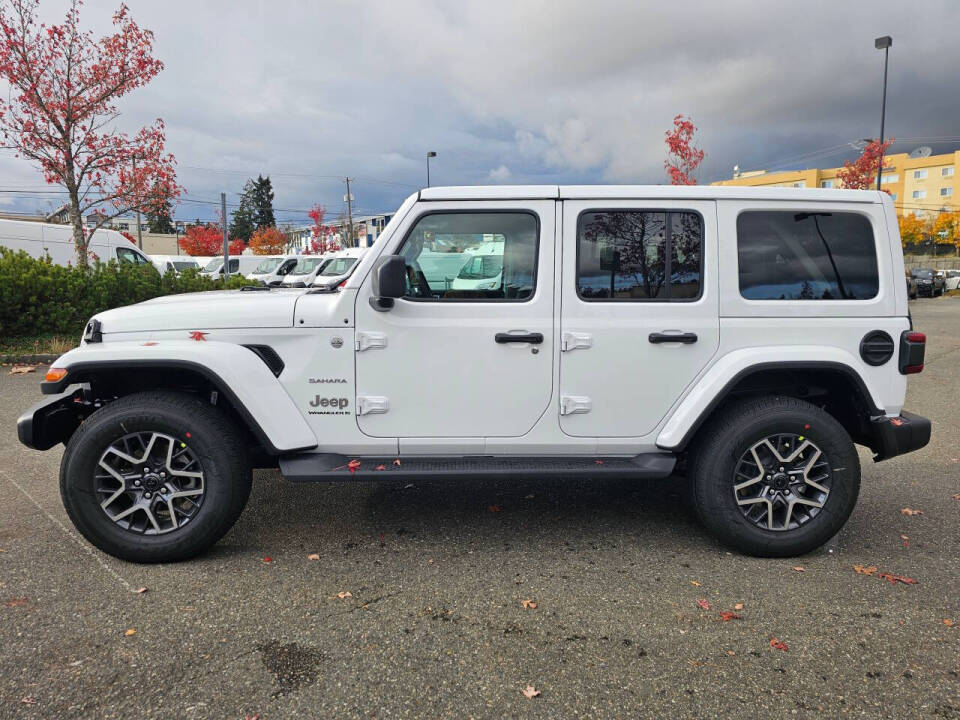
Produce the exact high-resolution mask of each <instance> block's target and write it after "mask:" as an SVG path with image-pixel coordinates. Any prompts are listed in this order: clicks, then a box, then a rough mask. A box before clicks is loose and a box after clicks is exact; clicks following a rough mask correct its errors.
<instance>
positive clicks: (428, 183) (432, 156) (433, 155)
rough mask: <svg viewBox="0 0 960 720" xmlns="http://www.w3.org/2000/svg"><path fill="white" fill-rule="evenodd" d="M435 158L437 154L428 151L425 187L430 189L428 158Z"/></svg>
mask: <svg viewBox="0 0 960 720" xmlns="http://www.w3.org/2000/svg"><path fill="white" fill-rule="evenodd" d="M436 156H437V154H436V153H435V152H434V151H433V150H430V151H429V152H428V153H427V187H430V158H434V157H436Z"/></svg>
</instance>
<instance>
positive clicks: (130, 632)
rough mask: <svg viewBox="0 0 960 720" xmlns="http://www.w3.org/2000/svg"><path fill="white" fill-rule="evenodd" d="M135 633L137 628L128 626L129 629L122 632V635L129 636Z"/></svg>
mask: <svg viewBox="0 0 960 720" xmlns="http://www.w3.org/2000/svg"><path fill="white" fill-rule="evenodd" d="M136 634H137V629H136V628H129V629H128V630H127V631H126V632H125V633H124V635H126V636H127V637H130V636H131V635H136Z"/></svg>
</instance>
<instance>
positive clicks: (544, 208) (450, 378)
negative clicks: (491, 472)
mask: <svg viewBox="0 0 960 720" xmlns="http://www.w3.org/2000/svg"><path fill="white" fill-rule="evenodd" d="M555 212H556V202H555V201H553V200H537V201H504V202H495V203H494V202H492V201H491V202H472V203H468V202H431V203H423V204H420V205H418V206H417V207H416V208H415V210H414V213H412V215H413V217H411V218H409V219H408V220H406V221H405V223H404V226H403V227H401V228H400V229H399V230H398V232H397V233H396V234H395V236H394V239H393V240H392V241H391V242H390V244H389V245H388V247H387V248H385V250H384V252H385V253H387V254H398V255H402V256H403V257H404V259H405V262H406V267H407V294H406V296H405V297H403V298H400V299H398V300H397V301H396V302H395V304H394V306H393V307H392V308H391V309H390V310H388V311H386V312H378V311H377V310H375V309H374V308H373V307H371V305H370V303H369V298H370V294H371V291H370V278H369V277H368V278H367V279H366V280H365V281H364V284H363V287H362V288H361V290H360V292H359V293H358V297H357V311H356V312H357V314H356V317H357V322H356V328H357V341H356V351H357V352H356V365H357V422H358V424H359V426H360V429H361V431H362V432H364V433H366V434H367V435H371V436H375V437H398V438H404V437H407V438H482V437H485V436H499V437H517V436H520V435H523V434H525V433H526V432H528V431H529V430H530V429H531V428H532V427H533V426H534V425H535V424H536V422H537V420H538V419H539V418H540V417H541V416H542V415H543V413H544V412H546V411H547V408H548V406H549V404H550V397H551V393H552V389H553V388H552V372H551V365H552V356H553V352H552V351H553V343H554V226H555V217H554V215H555Z"/></svg>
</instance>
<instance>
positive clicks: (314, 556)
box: [307, 553, 320, 560]
mask: <svg viewBox="0 0 960 720" xmlns="http://www.w3.org/2000/svg"><path fill="white" fill-rule="evenodd" d="M319 559H320V553H310V554H309V555H307V560H319Z"/></svg>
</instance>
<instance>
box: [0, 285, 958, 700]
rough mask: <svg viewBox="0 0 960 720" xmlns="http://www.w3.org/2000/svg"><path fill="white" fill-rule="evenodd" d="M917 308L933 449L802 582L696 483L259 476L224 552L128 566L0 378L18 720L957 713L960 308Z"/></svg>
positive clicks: (4, 552)
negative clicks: (66, 484) (729, 520)
mask: <svg viewBox="0 0 960 720" xmlns="http://www.w3.org/2000/svg"><path fill="white" fill-rule="evenodd" d="M911 310H912V312H913V315H914V321H915V325H916V327H917V329H918V330H921V331H923V332H926V333H927V336H928V345H927V366H926V369H925V371H924V373H923V374H921V375H919V376H917V377H915V378H913V379H912V380H911V383H910V389H909V393H908V403H907V409H909V410H912V411H914V412H918V413H920V414H922V415H926V416H928V417H930V418H931V419H932V420H933V422H934V432H933V439H932V441H931V443H930V445H929V446H928V447H926V448H924V449H923V450H921V451H919V452H917V453H913V454H910V455H906V456H903V457H899V458H896V459H894V460H891V461H888V462H885V463H881V464H873V463H872V462H870V460H869V457H868V456H867V455H866V454H863V455H862V460H863V462H864V480H863V488H862V491H861V496H860V503H859V504H858V506H857V509H856V510H855V511H854V514H853V516H852V518H851V519H850V521H849V523H848V524H847V525H846V527H845V528H844V529H843V530H842V531H841V533H840V534H839V535H838V536H837V537H836V538H834V539H833V540H832V541H831V542H830V543H829V544H828V545H827V546H826V547H824V548H823V549H821V550H820V551H817V552H815V553H813V554H812V555H809V556H806V557H803V558H797V559H792V560H760V559H754V558H747V557H742V556H738V555H733V554H730V553H728V552H726V551H725V550H724V549H723V548H720V547H718V546H717V545H715V544H714V542H713V541H712V540H711V539H710V538H708V537H707V535H706V534H705V533H704V532H703V531H702V530H701V529H700V528H699V527H698V526H697V525H696V524H695V523H694V521H693V520H692V518H691V517H690V514H689V509H688V503H687V499H686V495H685V490H684V486H683V482H682V480H679V479H671V480H669V481H662V482H649V483H642V484H637V483H633V482H624V481H610V480H603V481H598V482H588V481H577V482H565V483H562V482H545V481H537V482H532V481H523V482H511V481H502V480H501V481H468V482H461V483H453V482H414V483H407V482H399V483H397V482H391V481H384V482H380V483H370V484H360V483H357V484H347V483H339V484H325V485H306V486H296V485H291V484H289V483H287V482H285V481H283V480H282V479H281V478H280V476H279V475H278V474H277V473H276V472H273V471H269V472H268V471H264V472H258V473H256V476H255V482H254V490H253V494H252V496H251V499H250V503H249V505H248V506H247V509H246V511H245V512H244V514H243V516H242V517H241V518H240V521H239V522H238V523H237V525H236V527H235V528H234V529H233V530H232V531H231V532H230V533H229V534H228V535H227V536H226V538H224V540H223V541H221V542H220V543H219V544H218V545H217V546H216V547H215V548H214V549H213V551H212V552H210V553H208V554H207V555H205V556H203V557H201V558H200V559H198V560H195V561H192V562H188V563H183V564H179V565H157V566H140V565H132V564H128V563H123V562H121V561H118V560H115V559H113V558H110V557H108V556H105V555H102V554H101V553H99V551H95V550H92V549H91V548H90V547H89V546H88V545H87V544H86V543H85V542H84V541H82V540H80V539H79V536H78V535H77V534H76V533H75V531H73V529H72V526H71V525H70V524H69V521H68V519H67V517H66V514H65V513H64V511H63V509H62V506H61V504H60V498H59V492H58V487H57V470H58V464H59V456H60V453H59V452H58V451H51V452H48V453H38V452H32V451H29V450H27V449H26V448H24V447H22V446H21V445H20V444H19V443H18V442H17V441H16V436H15V431H14V430H13V426H14V423H15V420H16V417H17V415H18V414H19V412H20V411H21V410H22V409H25V408H26V407H28V406H29V405H31V404H32V403H34V402H36V401H37V400H38V399H39V388H38V385H37V383H38V381H39V379H40V378H39V377H38V375H37V374H30V375H14V376H11V375H8V374H7V372H6V371H4V372H3V373H2V374H0V399H2V401H0V428H3V430H2V432H0V648H2V650H0V718H5V717H93V716H96V717H127V716H132V715H133V714H134V713H137V712H140V713H141V714H143V715H146V716H148V717H184V718H193V717H196V718H202V717H239V718H243V717H244V716H254V715H257V714H259V715H260V717H261V718H272V717H287V716H292V715H293V714H294V713H298V712H299V713H300V714H301V715H302V716H304V717H310V716H316V717H327V716H334V715H336V716H342V717H378V718H383V717H406V716H411V717H413V716H431V717H501V716H510V717H513V716H520V715H523V716H527V715H530V716H535V717H571V716H583V717H618V716H632V717H636V716H640V717H646V716H651V717H668V716H669V717H681V718H683V717H691V718H693V717H713V716H717V715H721V714H724V713H726V714H731V715H732V714H734V713H735V714H737V715H739V716H744V717H769V716H774V715H781V714H782V715H787V716H790V717H824V718H827V717H837V716H841V717H842V716H851V717H865V716H866V717H934V718H941V717H942V718H960V659H958V658H960V596H958V594H957V585H958V578H960V532H958V530H957V520H958V516H960V500H958V499H954V497H953V496H954V495H956V494H958V493H960V462H958V458H960V299H958V298H939V299H935V300H919V301H917V302H913V303H911ZM904 509H910V510H919V511H921V512H920V513H918V514H905V513H904V512H903V510H904ZM311 555H316V556H318V558H319V559H310V556H311ZM855 565H856V566H860V569H861V571H862V572H857V571H856V570H855V569H854V566H855ZM871 567H876V568H877V569H876V571H872V570H870V568H871ZM881 573H890V574H891V575H892V576H902V577H904V578H912V579H915V580H917V581H918V582H917V583H916V584H910V583H903V582H889V581H887V580H884V579H883V578H881V577H880V574H881ZM143 587H145V588H147V590H146V592H143V593H137V592H136V591H137V589H138V588H143ZM525 601H526V602H525ZM738 605H742V608H738ZM724 612H727V613H735V614H736V615H737V616H739V617H737V618H731V619H729V620H726V621H724V620H722V619H721V613H724ZM945 620H947V621H950V622H952V623H955V625H954V626H953V627H951V626H949V625H948V623H945V622H944V621H945ZM131 631H133V632H131ZM527 686H533V687H535V688H536V689H537V690H539V691H541V694H540V695H539V696H536V697H533V698H527V697H525V696H524V694H523V693H522V691H523V690H524V689H525V688H527Z"/></svg>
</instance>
